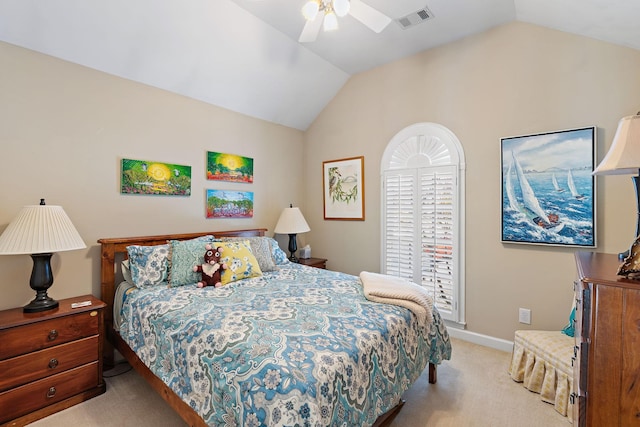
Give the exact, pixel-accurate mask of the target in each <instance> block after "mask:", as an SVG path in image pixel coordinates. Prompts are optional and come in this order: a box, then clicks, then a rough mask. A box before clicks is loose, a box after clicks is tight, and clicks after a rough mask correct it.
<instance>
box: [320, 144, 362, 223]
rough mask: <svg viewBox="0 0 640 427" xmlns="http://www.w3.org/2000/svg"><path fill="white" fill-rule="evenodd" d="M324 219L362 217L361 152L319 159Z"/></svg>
mask: <svg viewBox="0 0 640 427" xmlns="http://www.w3.org/2000/svg"><path fill="white" fill-rule="evenodd" d="M322 188H323V200H324V219H335V220H352V221H364V156H360V157H350V158H347V159H340V160H328V161H325V162H322Z"/></svg>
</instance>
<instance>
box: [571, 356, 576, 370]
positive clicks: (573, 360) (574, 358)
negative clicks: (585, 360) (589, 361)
mask: <svg viewBox="0 0 640 427" xmlns="http://www.w3.org/2000/svg"><path fill="white" fill-rule="evenodd" d="M575 361H576V357H575V356H573V357H572V358H571V367H572V368H573V362H575Z"/></svg>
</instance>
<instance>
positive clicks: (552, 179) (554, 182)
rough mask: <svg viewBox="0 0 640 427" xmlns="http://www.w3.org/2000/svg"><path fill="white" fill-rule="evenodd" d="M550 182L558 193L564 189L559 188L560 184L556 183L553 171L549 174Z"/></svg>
mask: <svg viewBox="0 0 640 427" xmlns="http://www.w3.org/2000/svg"><path fill="white" fill-rule="evenodd" d="M551 183H552V184H553V188H554V189H555V190H556V191H557V192H558V193H562V192H563V191H564V188H560V186H559V185H558V180H557V179H556V174H555V173H554V174H552V175H551Z"/></svg>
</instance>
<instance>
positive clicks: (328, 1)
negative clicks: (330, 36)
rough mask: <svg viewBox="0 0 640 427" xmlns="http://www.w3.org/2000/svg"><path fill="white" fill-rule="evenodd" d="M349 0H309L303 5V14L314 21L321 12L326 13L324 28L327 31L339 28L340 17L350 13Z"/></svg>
mask: <svg viewBox="0 0 640 427" xmlns="http://www.w3.org/2000/svg"><path fill="white" fill-rule="evenodd" d="M349 9H351V3H349V0H309V1H308V2H306V3H305V5H304V6H303V7H302V15H304V17H305V19H306V20H307V21H314V20H315V19H316V17H317V16H318V13H319V12H322V13H324V18H323V28H324V30H325V31H333V30H337V29H338V18H337V17H336V16H339V17H340V18H342V17H343V16H346V15H347V13H349Z"/></svg>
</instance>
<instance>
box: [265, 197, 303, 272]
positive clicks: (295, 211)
mask: <svg viewBox="0 0 640 427" xmlns="http://www.w3.org/2000/svg"><path fill="white" fill-rule="evenodd" d="M307 231H311V229H310V228H309V224H307V221H305V219H304V216H302V212H300V209H299V208H294V207H293V205H289V207H288V208H285V209H284V210H283V211H282V213H281V214H280V218H279V219H278V223H277V224H276V228H275V229H274V230H273V232H274V233H277V234H288V235H289V252H290V253H291V256H290V257H289V261H291V262H298V258H297V257H296V251H297V250H298V244H297V242H296V234H298V233H306V232H307Z"/></svg>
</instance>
